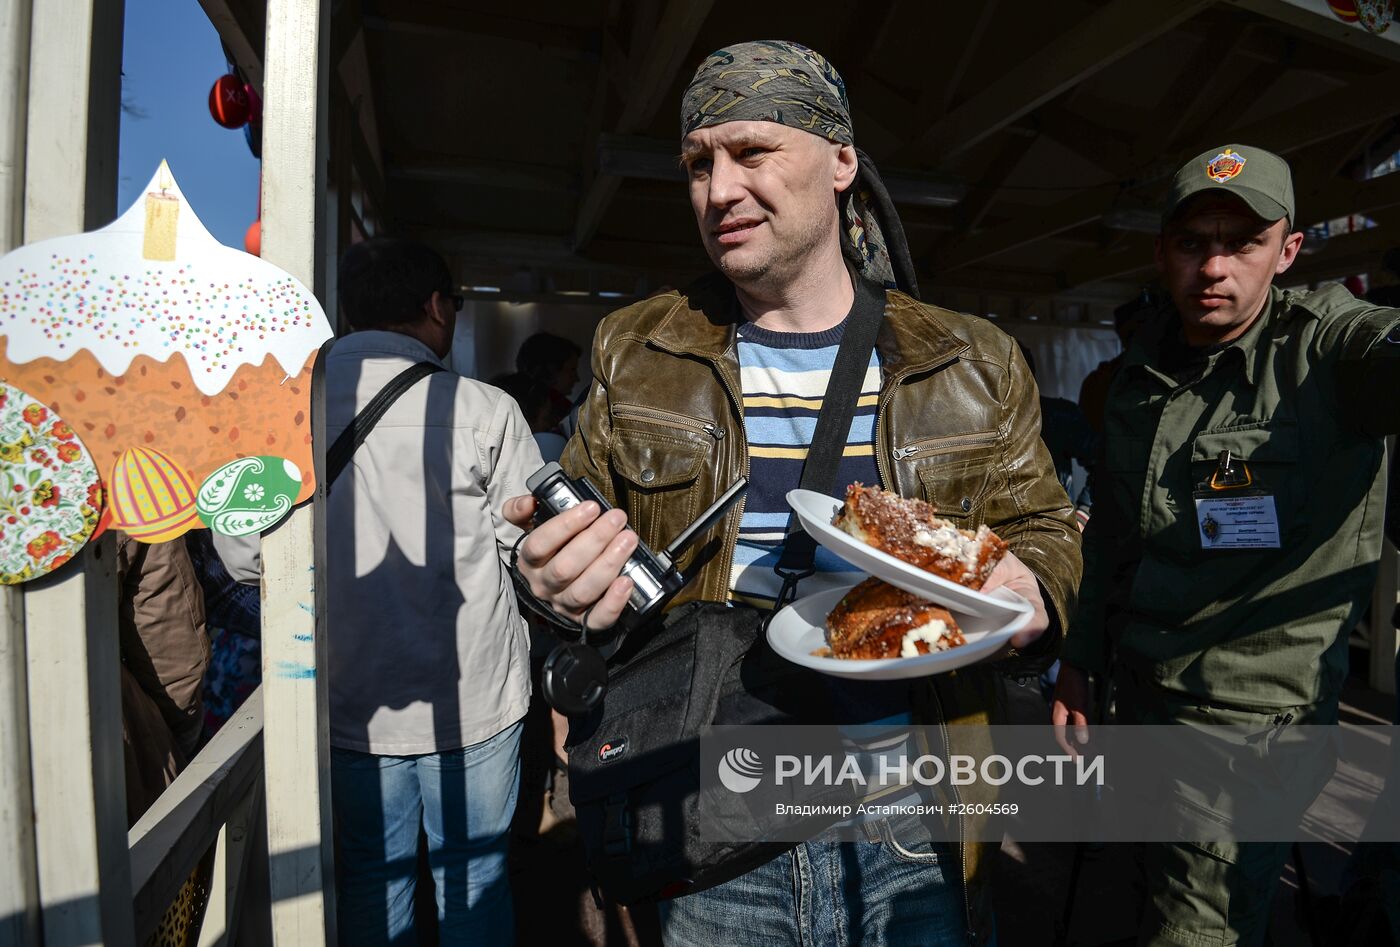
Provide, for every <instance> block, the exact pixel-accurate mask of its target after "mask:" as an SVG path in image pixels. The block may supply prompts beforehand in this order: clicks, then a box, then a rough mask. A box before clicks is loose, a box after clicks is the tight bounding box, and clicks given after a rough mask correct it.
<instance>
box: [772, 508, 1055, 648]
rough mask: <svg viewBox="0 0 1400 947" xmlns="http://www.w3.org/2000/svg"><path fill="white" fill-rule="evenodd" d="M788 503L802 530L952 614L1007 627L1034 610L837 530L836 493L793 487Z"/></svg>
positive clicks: (1020, 601)
mask: <svg viewBox="0 0 1400 947" xmlns="http://www.w3.org/2000/svg"><path fill="white" fill-rule="evenodd" d="M787 501H788V505H789V506H791V507H792V509H793V512H795V513H796V514H797V519H798V521H799V522H800V523H801V524H802V528H803V529H805V530H807V532H808V533H810V534H811V536H812V538H813V539H815V540H816V541H817V542H819V543H821V544H822V545H823V546H825V547H826V548H827V549H830V550H831V551H832V552H834V553H836V555H838V556H840V557H841V558H842V559H845V560H846V561H847V562H849V563H850V564H851V565H853V566H856V567H857V568H860V569H864V570H865V571H866V572H869V573H870V574H871V575H873V576H875V577H876V578H879V579H884V580H885V581H886V582H888V583H889V584H890V585H893V586H897V587H899V588H901V589H904V591H906V592H909V593H910V594H912V595H917V596H919V597H920V598H924V599H928V600H929V601H930V602H937V603H938V604H939V605H942V606H943V607H945V608H947V609H948V610H949V611H951V612H955V613H958V614H961V615H976V616H978V617H980V618H988V619H992V620H994V621H995V622H996V623H997V624H998V625H1004V624H1006V623H1007V622H1009V621H1011V620H1012V619H1013V618H1015V617H1016V616H1017V615H1020V614H1022V613H1025V614H1029V613H1030V611H1031V605H1030V603H1029V602H1027V601H1026V600H1025V599H1023V598H1021V597H1020V596H1019V595H1017V596H1015V597H1014V601H1013V600H1011V599H1007V598H1003V597H1001V596H993V595H988V594H986V593H983V592H978V591H975V590H973V589H970V588H968V587H967V586H965V585H959V584H958V583H956V582H949V581H948V580H947V579H942V578H939V577H938V576H936V575H934V574H933V573H932V572H927V571H925V570H923V569H920V568H919V567H918V566H911V565H910V564H909V563H907V562H905V561H903V560H902V559H896V558H895V557H894V556H891V555H890V554H889V553H887V552H881V551H880V550H879V549H876V548H875V547H874V546H869V545H867V544H865V543H863V542H861V541H860V540H859V539H856V538H855V537H854V536H852V535H851V534H850V533H847V532H844V531H843V530H840V529H837V528H836V527H835V526H832V525H831V518H832V517H833V516H835V515H836V511H837V510H839V509H840V508H841V501H840V500H838V499H836V498H835V497H829V496H827V495H826V494H824V493H817V492H816V491H815V490H789V491H788V494H787ZM843 663H844V662H843Z"/></svg>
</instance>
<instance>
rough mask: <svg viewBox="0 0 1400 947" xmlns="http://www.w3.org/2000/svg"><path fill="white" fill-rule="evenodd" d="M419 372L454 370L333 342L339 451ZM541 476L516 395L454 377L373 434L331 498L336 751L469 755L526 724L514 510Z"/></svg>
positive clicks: (409, 355) (359, 340) (360, 340)
mask: <svg viewBox="0 0 1400 947" xmlns="http://www.w3.org/2000/svg"><path fill="white" fill-rule="evenodd" d="M415 362H437V363H439V364H441V360H439V359H438V358H437V357H435V356H434V355H433V353H432V352H431V351H430V350H429V349H428V347H427V346H426V345H424V344H423V343H421V342H419V341H418V340H416V339H413V338H410V337H409V336H406V335H403V334H400V333H396V332H377V331H373V332H356V333H354V334H353V335H350V336H347V337H346V338H344V339H341V340H340V341H338V342H336V344H335V347H334V348H333V349H332V350H331V354H330V358H329V359H328V360H327V365H326V434H325V436H326V438H327V443H333V442H334V440H335V438H336V437H337V436H338V435H339V434H340V432H341V431H342V430H344V429H345V427H346V426H347V425H349V423H350V420H351V418H353V417H354V416H355V414H356V413H357V412H358V411H360V410H361V409H363V408H364V406H365V405H366V404H367V403H368V402H369V401H370V399H371V398H373V397H374V396H375V395H376V394H378V393H379V391H380V390H381V389H383V388H384V386H385V385H387V384H388V383H389V381H390V380H391V379H392V378H393V377H394V376H395V375H397V374H398V373H399V372H401V371H403V370H404V369H405V368H408V367H409V366H410V365H412V364H414V363H415ZM540 465H541V461H540V452H539V448H537V447H536V446H535V439H534V438H533V437H532V436H531V434H530V428H529V427H528V426H527V425H526V423H525V418H524V416H523V415H522V414H521V413H520V408H519V407H518V406H517V405H516V403H515V400H514V399H513V398H511V397H510V396H509V395H507V394H506V393H505V392H503V391H501V390H500V389H498V388H493V387H491V386H490V385H484V384H482V383H481V382H477V381H473V380H471V379H469V378H463V377H462V376H460V375H457V374H455V373H453V372H451V371H444V372H438V373H437V374H435V375H430V376H428V377H427V378H425V379H422V380H420V381H419V382H418V383H417V384H415V385H414V386H413V387H411V388H409V389H408V390H407V391H406V392H404V394H403V395H402V396H401V397H400V398H399V399H398V400H397V401H395V402H394V403H393V405H392V406H391V407H390V408H389V409H388V411H386V412H385V413H384V416H383V417H382V418H380V420H379V423H378V424H377V425H375V428H374V430H373V431H371V432H370V434H369V436H368V437H367V438H365V441H364V443H363V444H361V445H360V448H359V450H357V451H356V452H355V454H354V457H353V458H352V459H351V461H350V464H349V465H348V466H347V467H346V468H345V469H344V471H342V472H341V474H340V477H339V479H337V480H336V482H335V484H334V486H333V488H332V489H331V491H330V495H329V496H328V497H327V500H326V520H327V521H326V549H327V552H326V565H327V571H328V573H329V576H328V594H327V599H328V604H329V618H328V623H327V637H328V639H329V648H330V667H329V675H330V680H329V688H330V740H331V745H332V746H336V747H342V748H344V749H349V750H358V751H360V752H364V753H376V754H380V755H385V756H408V755H413V754H419V753H435V752H440V751H444V750H453V749H460V748H461V747H465V746H470V745H472V744H474V743H480V742H481V741H482V740H485V739H487V738H488V737H491V736H493V735H495V734H497V733H499V732H500V731H501V730H504V729H505V728H506V727H508V726H510V725H511V724H513V723H515V722H516V721H517V720H519V719H520V718H521V717H523V716H524V715H525V709H526V707H527V705H528V704H529V700H530V667H529V637H528V633H527V631H526V628H525V622H524V621H523V620H522V619H521V617H520V614H519V612H518V611H517V608H516V602H515V590H514V587H513V586H512V584H511V581H510V576H509V575H508V573H507V568H506V565H505V562H504V559H505V558H506V557H507V556H508V553H509V550H510V547H511V546H512V544H513V543H514V542H515V540H516V538H517V537H518V536H519V535H520V531H519V530H518V529H516V528H515V527H514V526H512V525H510V524H509V523H508V522H506V521H505V519H504V518H503V516H502V513H501V510H502V506H503V504H504V503H505V501H506V500H507V499H509V498H510V497H512V496H516V495H519V494H523V493H529V490H527V489H526V487H525V478H526V477H528V476H529V475H530V474H532V473H534V472H535V471H536V470H538V469H539V467H540ZM270 673H272V674H277V673H279V670H278V669H276V668H273V669H270Z"/></svg>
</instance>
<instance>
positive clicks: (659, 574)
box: [525, 461, 749, 714]
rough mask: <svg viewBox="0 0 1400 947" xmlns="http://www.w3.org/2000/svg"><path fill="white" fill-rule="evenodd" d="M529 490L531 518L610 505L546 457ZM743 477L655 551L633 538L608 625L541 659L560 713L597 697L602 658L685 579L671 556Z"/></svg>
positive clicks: (723, 507) (726, 505)
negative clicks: (622, 601)
mask: <svg viewBox="0 0 1400 947" xmlns="http://www.w3.org/2000/svg"><path fill="white" fill-rule="evenodd" d="M525 485H526V486H527V487H529V489H530V492H531V493H532V494H534V496H535V500H536V504H535V519H536V521H537V522H543V521H544V520H547V519H550V518H551V517H554V516H557V515H558V514H560V513H563V512H564V511H565V510H567V509H570V508H572V507H575V506H578V505H579V504H580V503H584V502H586V501H588V500H592V501H593V502H594V503H597V504H598V507H599V509H600V510H602V511H603V512H607V511H608V510H610V509H612V505H611V504H610V503H608V501H607V500H606V499H604V498H603V494H602V492H601V491H599V490H598V488H597V487H596V486H594V485H593V483H592V482H591V481H590V480H589V479H588V478H587V477H579V478H578V479H574V478H572V477H570V476H569V475H568V474H566V473H564V470H563V468H562V467H560V466H559V465H558V464H557V463H554V462H552V461H551V462H550V463H547V464H545V465H544V466H543V467H541V468H540V469H539V470H537V471H535V472H534V473H533V474H532V475H531V476H530V477H529V479H527V480H526V481H525ZM748 486H749V482H748V480H747V479H746V478H744V477H740V478H739V479H738V480H737V481H735V482H734V484H733V485H731V486H730V487H729V489H728V490H725V491H724V494H723V495H722V496H720V498H719V499H718V500H716V501H715V502H714V503H712V504H711V505H710V507H709V508H708V509H706V510H705V511H704V512H703V513H701V514H700V516H699V517H698V518H697V519H696V520H695V522H693V523H691V524H690V525H689V526H687V527H686V528H685V529H683V530H681V532H680V535H679V536H677V537H676V538H675V539H673V540H671V543H670V544H669V545H668V546H667V547H666V548H665V549H663V550H662V551H661V552H653V551H652V550H651V549H649V548H647V545H646V543H643V542H641V541H638V543H637V548H636V549H635V550H633V551H632V555H631V556H630V557H629V558H628V560H627V563H626V564H625V565H624V566H623V567H622V575H625V576H627V577H628V578H629V579H631V580H632V594H631V596H630V597H629V598H628V601H627V605H626V606H625V607H624V608H623V610H622V614H621V615H620V616H619V617H618V620H617V622H616V624H614V625H613V626H612V627H611V628H596V629H595V628H590V629H587V633H586V639H585V640H584V641H581V642H577V643H573V644H565V645H560V646H559V647H557V648H555V649H554V651H553V652H552V653H551V654H550V656H549V658H548V659H547V660H546V661H545V669H544V691H545V697H546V699H547V700H548V701H549V703H550V704H551V705H552V706H553V707H554V708H555V709H556V710H558V711H560V712H561V713H565V714H569V713H583V712H584V711H586V710H588V709H589V708H591V707H592V706H594V705H595V704H597V702H598V700H600V699H601V698H602V696H603V692H604V691H605V690H606V687H607V671H606V667H605V664H604V659H605V657H606V656H607V655H611V654H612V653H613V652H615V651H616V650H617V648H618V647H619V646H620V645H621V644H622V640H623V638H625V637H626V636H627V633H628V632H630V631H633V630H635V629H637V628H640V627H642V626H644V625H646V624H648V623H649V622H651V621H652V620H654V619H656V618H658V617H659V616H660V614H661V611H662V609H663V608H665V607H666V603H667V602H669V601H670V600H671V599H672V597H674V596H675V594H676V593H677V592H679V591H680V590H681V589H683V588H684V587H685V585H686V582H687V581H688V580H687V578H686V577H685V576H684V575H682V574H681V571H680V569H678V568H677V567H676V560H677V559H678V558H680V556H681V554H682V553H684V552H685V550H686V549H688V548H689V547H690V544H691V543H693V542H694V541H695V540H696V539H698V538H699V537H700V536H702V535H704V534H705V533H706V532H708V531H709V530H710V528H711V527H713V526H714V525H715V524H716V523H718V522H719V521H720V520H721V519H722V518H723V517H724V514H726V513H728V512H729V509H730V508H731V507H732V506H733V505H734V504H735V503H736V502H738V500H739V498H740V497H742V496H743V495H744V491H745V490H747V489H748Z"/></svg>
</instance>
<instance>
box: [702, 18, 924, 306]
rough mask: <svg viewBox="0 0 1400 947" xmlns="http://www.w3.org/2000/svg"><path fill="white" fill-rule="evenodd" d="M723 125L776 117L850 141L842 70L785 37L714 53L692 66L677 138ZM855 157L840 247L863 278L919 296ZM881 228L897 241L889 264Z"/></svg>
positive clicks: (891, 220)
mask: <svg viewBox="0 0 1400 947" xmlns="http://www.w3.org/2000/svg"><path fill="white" fill-rule="evenodd" d="M725 122H775V123H777V124H779V125H786V126H788V127H789V128H797V129H800V130H802V131H804V132H809V133H810V134H813V135H816V136H818V137H820V138H825V139H826V140H827V141H831V142H835V143H837V144H841V145H854V144H855V129H854V127H853V126H852V124H851V111H850V103H849V102H848V101H847V99H846V83H845V80H843V79H842V78H841V74H840V73H839V72H837V71H836V67H835V66H833V65H831V63H829V62H827V60H826V57H824V56H823V55H822V54H821V53H818V52H817V51H816V50H813V49H808V48H807V47H806V46H803V45H802V44H800V43H792V42H787V41H783V40H759V41H757V42H750V43H740V44H738V45H736V46H729V47H726V48H724V49H720V50H716V51H715V52H713V53H711V54H710V55H709V56H707V57H706V58H705V61H704V62H703V63H701V64H700V68H698V69H697V70H695V77H694V78H693V79H691V80H690V85H689V86H688V87H686V90H685V95H684V96H682V98H681V137H682V138H684V137H685V136H686V135H689V134H690V133H691V132H693V131H695V130H696V129H698V128H708V127H710V126H711V125H721V124H723V123H725ZM856 154H857V156H858V160H859V163H860V171H859V172H858V174H857V177H856V180H855V183H853V184H852V185H851V187H849V188H847V190H846V192H845V194H844V195H842V199H841V218H842V227H841V229H842V233H843V234H844V235H845V237H846V239H845V240H844V241H842V250H843V252H844V253H845V254H846V256H847V257H848V258H849V259H850V260H851V262H852V263H853V264H855V265H856V266H858V267H859V269H860V272H861V274H862V275H864V276H865V277H866V278H867V279H870V280H873V281H875V282H877V283H880V284H882V285H884V286H886V287H896V286H897V287H898V288H900V289H903V290H904V291H906V292H910V293H912V294H913V295H916V296H917V295H918V286H917V284H916V283H915V282H914V276H913V265H912V263H910V262H908V250H907V248H905V247H904V245H903V244H904V231H903V228H902V227H901V226H900V222H899V218H898V217H897V216H895V213H894V207H893V205H891V204H890V202H889V197H888V195H887V194H886V193H885V187H884V184H883V183H882V182H881V181H880V179H879V175H878V173H877V172H876V171H875V164H874V162H873V161H871V160H870V158H869V156H867V155H866V154H865V153H864V152H861V151H859V150H857V152H856ZM886 232H889V233H890V234H891V236H892V237H893V238H894V239H895V240H896V250H895V255H896V262H895V263H893V264H892V263H891V254H890V251H889V249H888V248H887V246H886V237H885V234H886ZM896 270H899V271H900V272H899V273H898V274H897V273H896ZM897 276H898V278H896V277H897Z"/></svg>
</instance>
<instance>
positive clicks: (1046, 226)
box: [932, 188, 1120, 274]
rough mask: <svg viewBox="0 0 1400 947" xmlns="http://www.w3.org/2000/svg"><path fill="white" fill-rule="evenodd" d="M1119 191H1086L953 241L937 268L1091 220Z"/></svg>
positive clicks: (987, 255)
mask: <svg viewBox="0 0 1400 947" xmlns="http://www.w3.org/2000/svg"><path fill="white" fill-rule="evenodd" d="M1119 193H1120V192H1119V191H1118V190H1117V189H1115V188H1094V189H1091V190H1086V191H1082V192H1079V193H1078V194H1076V195H1075V196H1074V197H1071V198H1070V199H1068V200H1066V201H1062V202H1060V203H1058V204H1052V205H1050V206H1049V207H1046V208H1043V209H1041V210H1039V211H1032V212H1028V213H1024V214H1021V215H1018V216H1017V217H1016V218H1015V219H1013V220H1011V221H1008V222H1007V223H1004V224H1001V225H999V226H997V227H994V228H992V229H990V230H986V231H983V232H981V233H977V234H971V235H968V236H965V237H962V238H960V239H959V240H957V241H955V242H949V243H947V244H945V245H944V246H943V247H942V248H941V252H939V253H937V254H936V255H935V257H934V258H933V260H932V266H933V269H934V272H936V273H940V274H946V273H948V272H949V271H951V270H956V269H958V268H960V267H963V266H967V265H969V264H972V263H978V262H981V261H983V260H986V259H988V258H990V257H994V256H996V255H997V254H999V253H1005V252H1006V251H1008V250H1014V249H1016V248H1017V247H1023V246H1025V245H1026V244H1028V243H1034V242H1036V241H1037V240H1043V239H1045V238H1046V237H1053V236H1055V235H1056V234H1059V233H1064V232H1065V231H1066V230H1073V229H1074V228H1075V227H1079V226H1082V225H1084V224H1087V223H1091V222H1093V221H1095V220H1098V219H1099V218H1100V217H1102V216H1103V215H1104V214H1106V213H1108V211H1109V210H1111V209H1112V208H1113V207H1114V205H1115V204H1116V203H1117V201H1118V197H1119Z"/></svg>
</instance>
